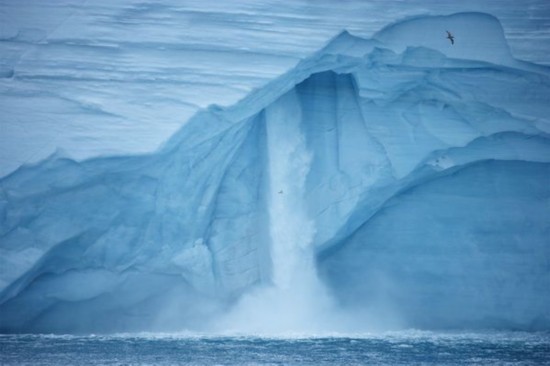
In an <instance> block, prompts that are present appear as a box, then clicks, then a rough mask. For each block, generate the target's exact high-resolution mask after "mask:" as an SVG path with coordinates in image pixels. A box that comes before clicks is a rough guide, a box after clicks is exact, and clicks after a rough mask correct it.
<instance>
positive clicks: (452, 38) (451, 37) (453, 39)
mask: <svg viewBox="0 0 550 366" xmlns="http://www.w3.org/2000/svg"><path fill="white" fill-rule="evenodd" d="M447 38H448V39H449V40H450V41H451V44H455V37H454V36H453V35H452V34H451V32H449V31H447Z"/></svg>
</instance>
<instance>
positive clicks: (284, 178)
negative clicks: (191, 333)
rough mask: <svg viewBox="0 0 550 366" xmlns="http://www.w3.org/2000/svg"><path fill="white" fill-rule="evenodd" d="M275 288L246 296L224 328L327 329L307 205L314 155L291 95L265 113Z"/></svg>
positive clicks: (328, 309)
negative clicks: (307, 181)
mask: <svg viewBox="0 0 550 366" xmlns="http://www.w3.org/2000/svg"><path fill="white" fill-rule="evenodd" d="M265 121H266V130H267V156H268V169H269V179H268V183H267V184H266V201H267V206H268V216H269V237H270V255H271V263H272V270H271V284H270V285H269V286H265V287H262V288H261V289H258V290H257V291H254V292H252V293H249V294H247V295H245V296H244V297H243V298H242V299H241V301H240V302H239V304H238V305H237V306H236V307H235V309H233V311H232V312H231V313H230V314H229V315H228V317H227V321H225V322H224V324H222V327H227V329H230V330H235V331H237V332H243V333H263V334H280V333H285V334H287V333H289V332H290V333H311V332H321V331H327V330H329V329H327V328H330V327H329V326H328V325H327V324H328V323H329V319H332V318H333V315H334V314H333V311H332V310H333V308H332V302H331V300H330V297H329V295H328V293H327V290H326V289H325V287H324V285H323V284H322V283H321V281H320V280H319V278H318V276H317V272H316V268H315V258H314V247H313V240H314V236H315V224H314V220H312V219H311V218H309V217H308V213H307V206H306V201H305V195H306V193H307V192H306V177H307V174H308V172H309V169H310V165H311V161H312V159H313V156H312V154H311V153H310V152H308V150H307V147H306V141H305V137H304V135H303V133H302V131H301V112H300V105H299V102H298V97H297V95H296V94H295V93H294V92H289V93H287V94H286V95H285V96H283V97H281V98H280V99H279V100H278V101H277V102H276V103H274V104H273V105H271V106H270V107H269V108H267V109H266V111H265Z"/></svg>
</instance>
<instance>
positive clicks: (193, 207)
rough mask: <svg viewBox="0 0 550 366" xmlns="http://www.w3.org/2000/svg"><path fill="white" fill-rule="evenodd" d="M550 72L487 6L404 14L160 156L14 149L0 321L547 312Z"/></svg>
mask: <svg viewBox="0 0 550 366" xmlns="http://www.w3.org/2000/svg"><path fill="white" fill-rule="evenodd" d="M447 30H449V31H451V32H452V34H453V35H454V36H455V44H454V45H453V44H451V43H450V42H449V40H448V39H447V38H446V31H447ZM549 76H550V69H548V68H547V67H543V66H539V65H535V64H531V63H527V62H522V61H519V60H515V59H514V58H513V57H512V56H511V54H510V52H509V49H508V46H507V43H506V40H505V39H504V36H503V32H502V29H501V26H500V24H499V22H498V20H497V19H495V18H494V17H491V16H489V15H486V14H481V13H461V14H455V15H450V16H439V17H435V16H434V17H419V18H412V19H407V20H404V21H402V22H399V23H396V24H393V25H391V26H389V27H387V28H385V29H383V30H381V31H380V32H378V33H377V34H375V35H374V36H373V37H372V38H371V39H362V38H359V37H356V36H353V35H351V34H349V33H347V32H343V33H341V34H339V35H338V36H336V37H335V38H334V39H332V40H331V41H330V42H329V43H328V44H327V45H326V47H324V48H323V49H321V50H320V51H318V52H316V53H315V54H313V55H311V56H310V57H309V58H307V59H304V60H303V61H301V62H300V63H299V64H298V65H297V66H296V67H295V68H293V69H292V70H290V71H289V72H287V73H286V74H284V75H282V76H281V77H279V78H277V79H276V80H274V81H272V82H271V83H269V84H267V85H266V86H265V87H263V88H261V89H258V90H255V91H254V92H252V93H250V94H249V95H248V96H247V97H245V98H244V99H242V100H241V101H239V102H238V103H236V104H235V105H233V106H231V107H227V108H222V107H219V106H211V107H209V108H207V109H206V110H203V111H201V112H199V113H197V114H196V115H195V116H194V117H192V118H191V120H190V121H189V122H188V123H187V124H186V125H185V126H184V127H183V128H181V130H180V131H179V132H177V133H176V134H175V135H174V136H173V137H172V138H171V139H170V140H169V141H167V142H166V143H165V145H164V146H163V147H162V148H161V149H160V150H158V151H157V152H155V153H152V154H148V155H140V156H116V157H100V158H94V159H90V160H86V161H83V162H77V161H74V160H72V159H70V158H68V157H65V156H63V154H62V153H59V154H56V155H54V156H51V157H50V158H48V159H47V160H45V161H42V162H41V163H38V164H34V165H27V166H23V167H21V168H19V169H18V170H17V171H15V172H14V173H12V174H10V175H9V176H7V177H5V178H2V179H1V180H0V187H1V196H0V238H1V239H0V254H1V255H0V331H1V332H121V331H141V330H163V331H164V330H170V331H173V330H181V329H195V330H211V329H218V330H219V329H222V330H223V329H236V330H244V331H254V332H257V331H262V330H267V331H269V330H271V329H274V330H276V331H284V330H289V329H290V330H297V331H300V330H303V329H305V330H310V329H313V330H319V329H321V330H322V329H326V328H334V329H341V328H342V327H343V328H345V329H353V330H365V329H367V330H368V329H372V328H377V327H382V328H384V327H390V328H391V327H418V328H426V329H436V328H457V327H460V328H464V327H466V328H488V327H490V328H494V327H498V328H506V329H540V328H542V329H547V328H549V327H550V307H549V306H548V304H550V291H549V289H550V267H549V265H548V263H549V261H550V241H549V238H550V135H549V133H550V117H549V116H550V103H548V101H549V100H550V77H549ZM220 327H221V328H220Z"/></svg>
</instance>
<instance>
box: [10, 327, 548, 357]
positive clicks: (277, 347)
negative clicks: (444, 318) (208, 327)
mask: <svg viewBox="0 0 550 366" xmlns="http://www.w3.org/2000/svg"><path fill="white" fill-rule="evenodd" d="M0 364H1V365H90V364H93V365H365V364H372V365H398V364H402V365H403V364H433V365H456V364H468V365H540V364H550V334H549V333H523V332H513V333H496V332H493V333H434V332H418V331H408V332H391V333H382V334H363V335H354V336H334V335H332V336H315V337H311V336H307V337H306V336H296V335H294V336H288V337H250V336H201V335H186V334H138V335H135V334H133V335H128V334H123V335H113V336H96V335H90V336H59V335H0Z"/></svg>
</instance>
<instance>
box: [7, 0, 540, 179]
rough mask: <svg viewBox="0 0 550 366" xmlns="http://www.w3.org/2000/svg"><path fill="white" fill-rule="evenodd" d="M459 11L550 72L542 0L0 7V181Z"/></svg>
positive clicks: (127, 144)
mask: <svg viewBox="0 0 550 366" xmlns="http://www.w3.org/2000/svg"><path fill="white" fill-rule="evenodd" d="M460 11H482V12H486V13H489V14H493V15H494V16H496V17H497V18H499V19H500V21H501V22H502V24H503V26H504V31H505V35H506V38H507V39H508V41H509V43H510V45H511V48H512V52H513V54H514V56H516V57H518V58H520V59H522V60H527V61H532V62H537V63H544V64H550V57H549V56H548V55H549V54H550V52H548V50H549V49H550V36H549V29H550V3H549V2H548V1H546V0H522V1H516V0H484V1H481V0H461V1H438V0H410V1H399V0H369V1H364V0H345V1H333V0H320V1H309V0H293V1H272V0H239V1H204V0H186V1H184V2H182V1H176V0H163V1H151V2H147V1H142V0H118V1H106V0H93V1H84V0H55V1H48V2H47V3H46V2H44V1H39V0H2V1H0V111H1V115H2V118H1V119H0V176H3V175H6V174H8V173H9V172H11V171H13V170H15V169H16V168H17V167H19V166H20V165H21V164H24V163H32V162H37V161H39V160H42V159H44V158H45V157H47V156H49V155H51V154H52V153H54V152H55V151H56V150H57V149H61V150H62V151H64V153H65V154H67V155H68V156H70V157H72V158H75V159H79V160H80V159H83V158H87V157H92V156H99V155H112V154H119V155H120V154H128V153H142V152H150V151H153V150H155V149H156V148H158V147H159V146H160V145H161V144H162V143H163V142H164V141H165V140H166V139H168V138H169V137H170V136H171V135H172V134H173V133H174V132H175V131H176V130H178V129H179V127H181V126H182V125H183V124H184V123H185V122H186V121H187V120H188V119H189V118H190V117H191V116H192V115H193V114H194V113H195V112H197V110H198V109H199V108H204V107H206V106H208V105H210V104H212V103H216V104H221V105H231V104H233V103H235V102H237V101H238V100H239V99H241V98H243V97H244V96H245V95H247V94H248V93H249V92H250V91H251V90H253V89H254V88H257V87H260V86H263V85H265V84H266V83H267V82H268V81H270V80H271V79H273V78H274V77H276V76H279V75H280V74H282V73H283V72H285V71H287V70H288V69H290V68H292V67H294V66H295V64H296V63H297V62H298V61H299V60H300V59H302V58H304V57H306V56H308V55H309V54H310V53H312V52H314V51H316V50H318V49H319V48H320V47H322V46H323V45H324V44H325V43H326V41H327V40H328V39H330V38H332V37H333V36H334V35H335V34H337V33H339V32H340V31H342V30H343V29H347V30H349V31H350V32H351V33H353V34H355V35H358V36H361V37H371V36H372V35H373V34H374V33H375V32H376V31H378V30H379V29H381V28H382V27H384V26H386V25H387V24H390V23H392V22H394V21H397V20H401V19H402V18H405V17H409V16H417V15H426V14H431V15H441V14H451V13H455V12H460ZM457 42H458V43H459V44H460V43H461V42H462V40H461V39H460V36H459V37H458V38H457Z"/></svg>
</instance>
